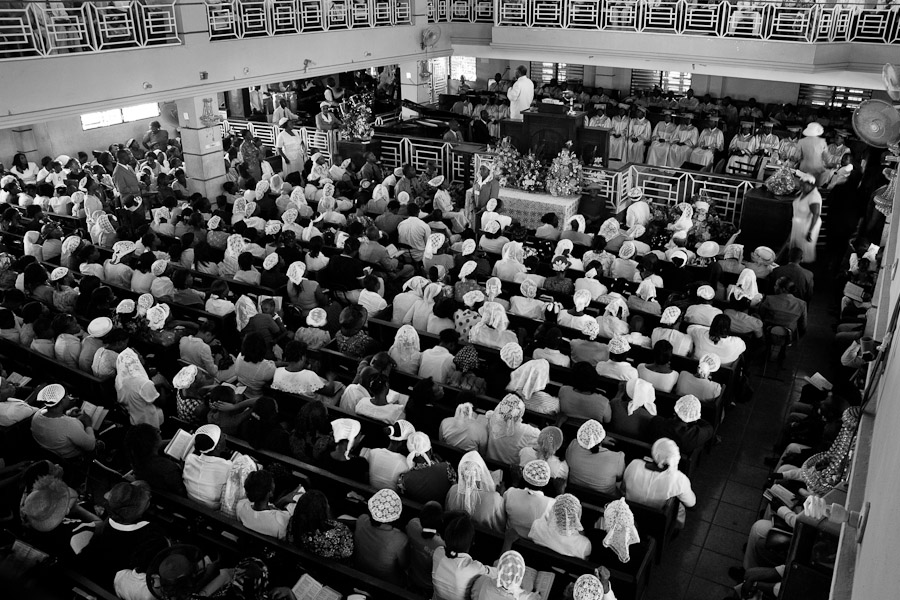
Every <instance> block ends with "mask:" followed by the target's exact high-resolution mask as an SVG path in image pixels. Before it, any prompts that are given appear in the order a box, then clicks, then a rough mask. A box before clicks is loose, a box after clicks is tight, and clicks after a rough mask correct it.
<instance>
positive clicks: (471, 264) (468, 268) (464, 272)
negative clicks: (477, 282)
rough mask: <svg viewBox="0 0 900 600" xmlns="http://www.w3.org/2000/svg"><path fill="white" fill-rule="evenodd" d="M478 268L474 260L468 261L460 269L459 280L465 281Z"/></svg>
mask: <svg viewBox="0 0 900 600" xmlns="http://www.w3.org/2000/svg"><path fill="white" fill-rule="evenodd" d="M477 268H478V263H476V262H475V261H474V260H470V261H466V262H465V263H463V266H462V267H460V268H459V278H460V279H465V278H466V277H468V276H469V275H471V274H472V273H473V272H474V271H475V269H477Z"/></svg>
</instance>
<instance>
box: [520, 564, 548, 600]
mask: <svg viewBox="0 0 900 600" xmlns="http://www.w3.org/2000/svg"><path fill="white" fill-rule="evenodd" d="M555 580H556V573H553V572H552V571H538V570H537V569H533V568H531V567H525V578H524V579H522V589H523V590H525V591H534V592H537V593H538V594H539V595H540V597H541V599H542V600H547V599H548V598H549V597H550V590H551V589H553V582H554V581H555Z"/></svg>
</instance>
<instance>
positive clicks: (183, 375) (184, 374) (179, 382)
mask: <svg viewBox="0 0 900 600" xmlns="http://www.w3.org/2000/svg"><path fill="white" fill-rule="evenodd" d="M196 379H197V365H188V366H186V367H182V369H181V370H180V371H178V373H177V374H176V375H175V377H174V378H173V379H172V386H173V387H174V388H175V389H176V390H186V389H188V388H189V387H191V386H192V385H193V384H194V381H195V380H196Z"/></svg>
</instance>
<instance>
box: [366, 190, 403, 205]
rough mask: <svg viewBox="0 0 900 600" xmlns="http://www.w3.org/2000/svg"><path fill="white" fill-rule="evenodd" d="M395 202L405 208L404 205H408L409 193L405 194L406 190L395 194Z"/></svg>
mask: <svg viewBox="0 0 900 600" xmlns="http://www.w3.org/2000/svg"><path fill="white" fill-rule="evenodd" d="M373 196H374V194H373ZM397 202H399V203H400V206H405V205H407V204H409V192H407V191H406V190H403V191H401V192H400V193H399V194H397Z"/></svg>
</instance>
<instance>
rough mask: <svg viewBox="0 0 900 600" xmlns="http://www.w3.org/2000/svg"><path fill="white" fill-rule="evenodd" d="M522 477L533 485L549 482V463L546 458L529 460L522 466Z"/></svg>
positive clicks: (542, 485) (538, 485) (541, 485)
mask: <svg viewBox="0 0 900 600" xmlns="http://www.w3.org/2000/svg"><path fill="white" fill-rule="evenodd" d="M522 479H524V480H525V481H526V482H528V483H530V484H531V485H533V486H537V487H544V486H545V485H547V484H548V483H550V465H549V464H548V463H547V461H546V460H540V459H538V460H531V461H528V462H527V463H525V466H524V467H522Z"/></svg>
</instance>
